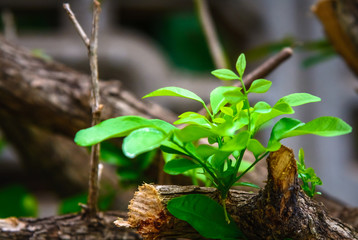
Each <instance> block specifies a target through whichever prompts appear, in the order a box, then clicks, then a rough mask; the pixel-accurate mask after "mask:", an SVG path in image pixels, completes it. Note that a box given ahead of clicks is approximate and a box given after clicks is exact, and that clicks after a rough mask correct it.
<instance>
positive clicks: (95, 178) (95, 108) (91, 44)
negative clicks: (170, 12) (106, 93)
mask: <svg viewBox="0 0 358 240" xmlns="http://www.w3.org/2000/svg"><path fill="white" fill-rule="evenodd" d="M63 8H64V9H65V10H66V12H67V14H68V16H69V18H70V20H71V21H72V23H73V24H74V26H75V28H76V30H77V32H78V34H79V35H80V37H81V39H82V41H83V42H84V44H85V45H86V47H87V49H88V58H89V63H90V68H91V82H92V104H91V105H92V126H93V125H96V124H98V123H99V121H100V117H101V110H102V108H103V106H102V105H101V104H100V95H99V85H98V61H97V48H98V21H99V14H100V12H101V4H100V3H99V2H98V1H97V0H93V22H92V32H91V38H90V39H89V38H88V37H87V35H86V33H85V32H84V30H83V29H82V27H81V25H80V24H79V22H78V21H77V19H76V17H75V15H74V14H73V12H72V10H71V8H70V5H69V4H68V3H65V4H63ZM99 151H100V145H99V144H96V145H93V146H92V148H91V165H90V177H89V191H88V202H87V204H88V208H87V209H86V212H87V213H88V216H89V217H94V216H95V215H96V214H97V202H98V192H99V185H98V182H99V171H98V168H99V167H98V165H99Z"/></svg>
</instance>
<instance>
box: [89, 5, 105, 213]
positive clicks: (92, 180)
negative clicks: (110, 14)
mask: <svg viewBox="0 0 358 240" xmlns="http://www.w3.org/2000/svg"><path fill="white" fill-rule="evenodd" d="M100 12H101V5H100V3H99V2H98V1H97V0H93V22H92V34H91V39H90V46H89V51H88V57H89V62H90V67H91V82H92V126H94V125H96V124H98V123H99V122H100V117H101V111H102V105H100V95H99V84H98V61H97V48H98V20H99V14H100ZM99 152H100V144H99V143H98V144H95V145H93V146H92V148H91V165H90V176H89V192H88V200H87V201H88V214H89V216H90V217H94V216H95V215H96V213H97V202H98V192H99V185H98V183H99V172H98V164H99Z"/></svg>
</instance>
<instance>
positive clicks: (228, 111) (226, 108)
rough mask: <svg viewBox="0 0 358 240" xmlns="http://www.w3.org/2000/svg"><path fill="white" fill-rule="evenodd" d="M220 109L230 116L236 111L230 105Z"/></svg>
mask: <svg viewBox="0 0 358 240" xmlns="http://www.w3.org/2000/svg"><path fill="white" fill-rule="evenodd" d="M220 111H221V112H222V113H224V114H225V115H228V116H230V117H233V115H234V111H233V110H232V109H231V108H230V107H221V108H220Z"/></svg>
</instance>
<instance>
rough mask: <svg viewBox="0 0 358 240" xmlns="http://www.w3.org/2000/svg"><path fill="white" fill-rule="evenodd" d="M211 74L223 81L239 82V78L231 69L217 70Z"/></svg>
mask: <svg viewBox="0 0 358 240" xmlns="http://www.w3.org/2000/svg"><path fill="white" fill-rule="evenodd" d="M211 74H212V75H214V76H215V77H217V78H219V79H220V80H223V81H231V80H239V77H238V76H237V75H236V74H235V73H234V72H233V71H231V70H229V69H217V70H214V71H212V72H211Z"/></svg>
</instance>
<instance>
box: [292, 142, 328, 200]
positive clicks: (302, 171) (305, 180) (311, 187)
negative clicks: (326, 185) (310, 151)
mask: <svg viewBox="0 0 358 240" xmlns="http://www.w3.org/2000/svg"><path fill="white" fill-rule="evenodd" d="M297 170H298V178H300V179H301V181H302V185H301V187H302V189H303V191H305V193H306V194H307V195H308V196H309V197H311V198H312V197H314V195H316V194H318V195H321V193H320V192H316V186H317V185H322V181H321V179H320V178H319V177H318V176H317V175H316V173H315V171H314V169H313V168H306V164H305V153H304V151H303V149H302V148H301V149H300V151H299V152H298V161H297Z"/></svg>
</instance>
